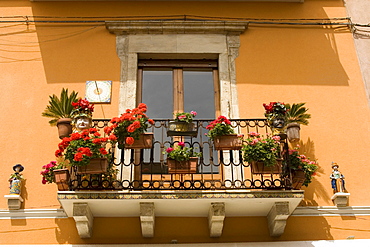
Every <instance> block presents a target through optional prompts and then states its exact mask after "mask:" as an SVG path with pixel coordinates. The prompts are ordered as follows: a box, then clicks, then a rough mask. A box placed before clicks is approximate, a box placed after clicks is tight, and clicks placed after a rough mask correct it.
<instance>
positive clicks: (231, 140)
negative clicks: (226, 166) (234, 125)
mask: <svg viewBox="0 0 370 247" xmlns="http://www.w3.org/2000/svg"><path fill="white" fill-rule="evenodd" d="M213 144H214V146H215V150H240V149H241V148H242V144H243V141H242V139H240V138H239V137H238V135H237V134H231V135H222V136H215V137H214V139H213Z"/></svg>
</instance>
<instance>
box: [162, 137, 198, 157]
mask: <svg viewBox="0 0 370 247" xmlns="http://www.w3.org/2000/svg"><path fill="white" fill-rule="evenodd" d="M163 154H167V159H173V160H177V161H186V160H189V159H190V157H200V156H201V153H198V152H195V151H194V149H193V148H190V147H185V143H183V142H179V143H178V145H177V146H176V147H175V148H174V147H169V148H167V149H166V150H165V151H164V152H163Z"/></svg>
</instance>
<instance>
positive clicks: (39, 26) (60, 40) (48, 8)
mask: <svg viewBox="0 0 370 247" xmlns="http://www.w3.org/2000/svg"><path fill="white" fill-rule="evenodd" d="M78 6H79V5H78ZM76 9H78V7H76V8H74V7H73V5H68V4H67V5H63V3H53V4H49V3H42V2H35V3H32V12H33V15H34V16H36V17H35V18H34V19H35V20H36V21H38V22H36V32H37V38H38V42H39V47H40V52H41V59H42V62H43V67H44V71H45V76H46V80H47V83H76V82H86V81H88V80H113V81H119V78H120V60H119V58H118V56H117V54H116V37H115V35H113V34H110V33H109V32H108V31H107V30H106V28H105V24H104V22H94V19H90V20H86V19H83V20H82V19H81V18H80V17H81V16H86V15H88V14H86V13H87V12H86V11H84V10H83V9H84V8H81V13H79V14H75V13H74V14H75V15H76V16H77V17H76V18H73V19H71V18H63V16H64V17H66V16H73V15H74V14H72V13H71V12H70V11H76ZM93 15H94V14H93ZM45 16H58V17H60V18H46V17H45ZM71 20H74V21H81V22H80V23H68V22H69V21H71ZM48 21H49V22H48ZM56 21H57V22H58V21H60V23H55V22H56ZM90 21H91V22H90Z"/></svg>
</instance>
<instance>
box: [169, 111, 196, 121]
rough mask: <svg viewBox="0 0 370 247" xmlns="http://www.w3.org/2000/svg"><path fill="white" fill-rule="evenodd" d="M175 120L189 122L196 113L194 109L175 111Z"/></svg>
mask: <svg viewBox="0 0 370 247" xmlns="http://www.w3.org/2000/svg"><path fill="white" fill-rule="evenodd" d="M174 115H175V120H176V121H179V122H186V123H191V122H193V118H194V117H195V116H196V115H197V112H196V111H191V112H190V113H189V112H178V113H175V114H174Z"/></svg>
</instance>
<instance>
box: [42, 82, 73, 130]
mask: <svg viewBox="0 0 370 247" xmlns="http://www.w3.org/2000/svg"><path fill="white" fill-rule="evenodd" d="M77 94H78V93H76V92H75V91H72V93H71V94H70V95H69V94H68V89H64V88H63V89H62V92H61V93H60V98H58V96H57V95H55V94H53V95H52V96H49V98H50V100H49V105H48V106H46V109H45V110H44V112H42V116H43V117H48V118H53V119H52V120H50V121H49V124H50V125H51V126H55V125H56V123H57V121H58V119H60V118H70V117H71V112H72V111H73V109H74V108H73V106H72V102H77Z"/></svg>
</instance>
